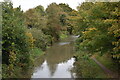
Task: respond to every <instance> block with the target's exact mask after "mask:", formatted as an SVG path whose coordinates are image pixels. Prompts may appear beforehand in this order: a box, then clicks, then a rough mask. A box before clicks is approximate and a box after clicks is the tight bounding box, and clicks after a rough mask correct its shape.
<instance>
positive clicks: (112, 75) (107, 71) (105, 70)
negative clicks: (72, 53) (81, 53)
mask: <svg viewBox="0 0 120 80" xmlns="http://www.w3.org/2000/svg"><path fill="white" fill-rule="evenodd" d="M91 59H92V60H94V61H95V62H96V63H97V64H98V65H99V66H100V67H101V68H102V69H103V70H104V72H105V73H106V74H107V75H108V76H109V77H110V78H116V77H117V76H116V75H115V74H114V73H113V72H112V71H110V70H109V69H108V68H106V67H105V66H104V65H103V64H101V63H100V62H99V61H97V60H96V58H95V57H91Z"/></svg>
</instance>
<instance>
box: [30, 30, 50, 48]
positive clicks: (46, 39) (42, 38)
mask: <svg viewBox="0 0 120 80" xmlns="http://www.w3.org/2000/svg"><path fill="white" fill-rule="evenodd" d="M28 32H30V33H31V34H32V36H33V39H34V47H37V48H40V49H42V50H46V47H47V46H49V45H51V42H52V38H51V36H50V35H45V34H43V33H42V31H41V30H39V29H36V28H32V29H28Z"/></svg>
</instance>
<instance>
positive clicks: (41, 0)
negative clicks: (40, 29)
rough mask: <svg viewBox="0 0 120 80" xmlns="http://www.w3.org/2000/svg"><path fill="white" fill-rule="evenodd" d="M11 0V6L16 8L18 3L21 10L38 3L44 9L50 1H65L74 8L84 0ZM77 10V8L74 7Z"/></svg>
mask: <svg viewBox="0 0 120 80" xmlns="http://www.w3.org/2000/svg"><path fill="white" fill-rule="evenodd" d="M12 2H13V7H14V8H16V7H18V6H19V5H21V9H22V10H23V11H26V10H28V9H30V8H34V7H36V6H38V5H42V6H43V7H44V8H45V9H46V8H47V6H48V5H49V4H50V3H53V2H55V3H57V4H59V3H66V4H68V5H69V6H70V7H71V8H73V9H76V7H77V6H78V5H79V4H81V3H82V2H84V0H12ZM76 10H77V9H76Z"/></svg>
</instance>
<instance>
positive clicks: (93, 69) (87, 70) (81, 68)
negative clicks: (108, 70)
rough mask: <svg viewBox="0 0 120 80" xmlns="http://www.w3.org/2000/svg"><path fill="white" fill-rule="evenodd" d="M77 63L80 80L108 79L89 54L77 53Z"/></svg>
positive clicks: (76, 67) (76, 69)
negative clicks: (86, 79) (85, 79)
mask: <svg viewBox="0 0 120 80" xmlns="http://www.w3.org/2000/svg"><path fill="white" fill-rule="evenodd" d="M76 56H77V61H76V63H75V71H76V73H77V74H76V76H77V77H80V78H108V76H107V75H106V74H105V72H104V71H103V70H102V69H101V67H100V66H99V65H98V64H96V63H95V62H94V61H93V60H92V59H91V58H90V56H88V55H87V53H84V52H77V55H76Z"/></svg>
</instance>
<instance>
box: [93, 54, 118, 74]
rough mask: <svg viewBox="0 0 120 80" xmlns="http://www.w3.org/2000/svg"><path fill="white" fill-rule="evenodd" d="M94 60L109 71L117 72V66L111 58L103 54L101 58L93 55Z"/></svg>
mask: <svg viewBox="0 0 120 80" xmlns="http://www.w3.org/2000/svg"><path fill="white" fill-rule="evenodd" d="M95 57H96V59H97V60H98V61H99V62H100V63H101V64H103V65H104V66H105V67H106V68H108V69H109V70H111V71H112V72H114V73H116V74H117V72H118V65H117V63H115V62H114V61H113V60H112V58H111V56H110V55H109V54H104V55H102V56H100V55H98V54H95Z"/></svg>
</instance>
